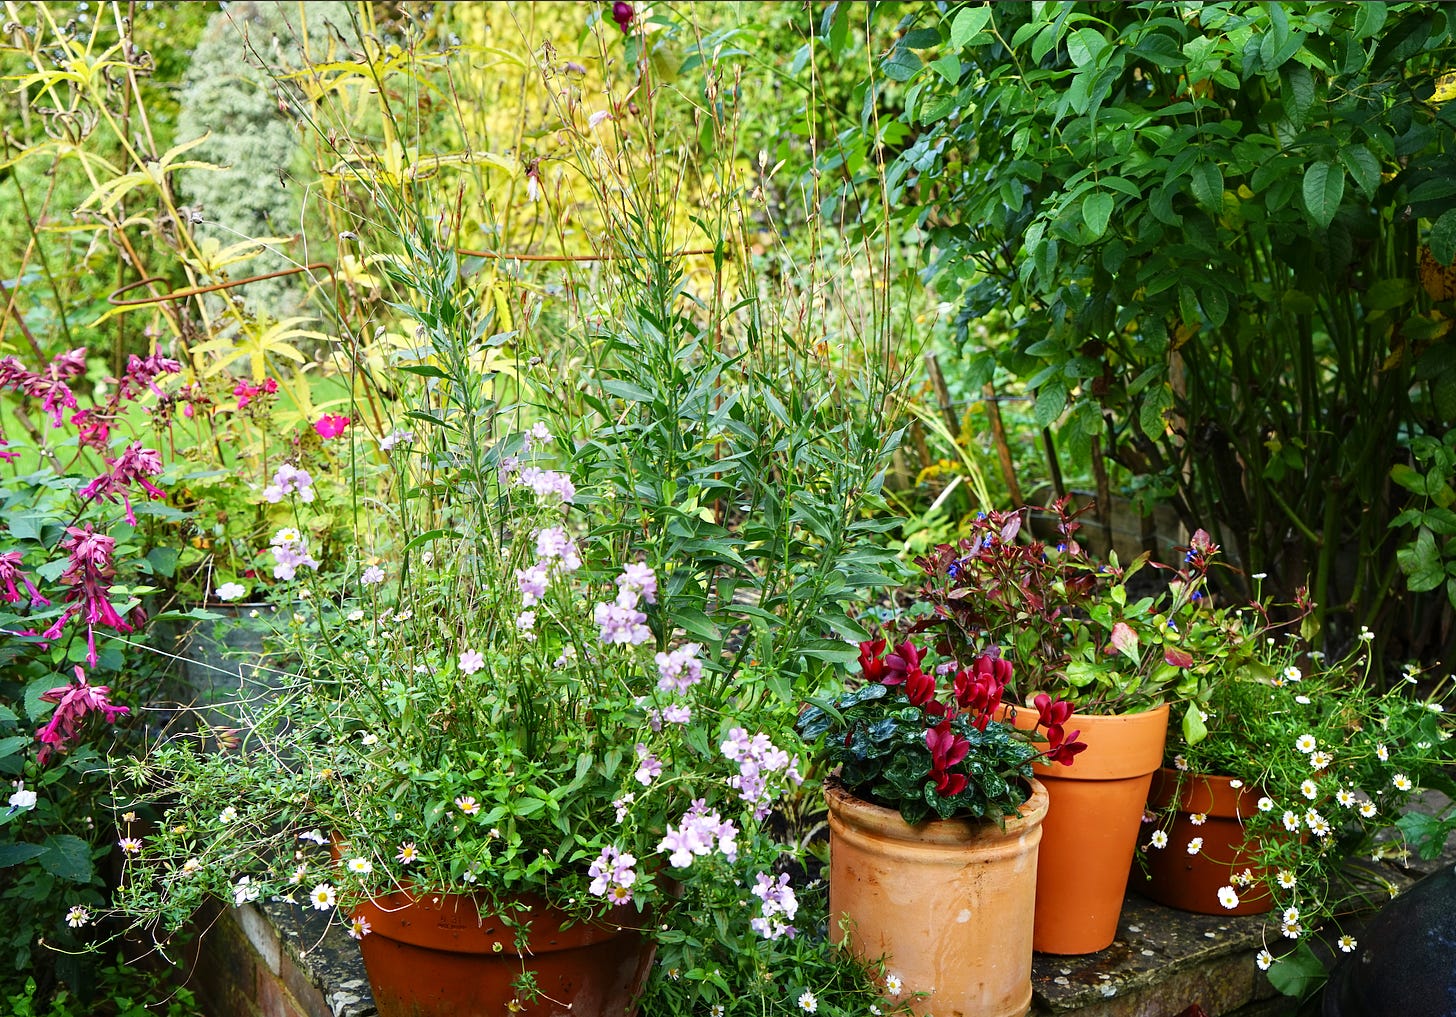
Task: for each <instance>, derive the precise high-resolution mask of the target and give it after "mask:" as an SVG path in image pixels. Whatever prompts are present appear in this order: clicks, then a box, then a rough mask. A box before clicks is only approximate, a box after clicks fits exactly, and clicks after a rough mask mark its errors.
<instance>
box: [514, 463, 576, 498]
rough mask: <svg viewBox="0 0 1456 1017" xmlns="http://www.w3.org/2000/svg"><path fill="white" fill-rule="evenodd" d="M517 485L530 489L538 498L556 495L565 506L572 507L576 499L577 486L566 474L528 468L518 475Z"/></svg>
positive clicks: (533, 467)
mask: <svg viewBox="0 0 1456 1017" xmlns="http://www.w3.org/2000/svg"><path fill="white" fill-rule="evenodd" d="M516 483H517V484H519V485H521V486H522V487H529V488H530V489H531V490H532V491H534V492H535V494H536V497H538V498H546V497H548V496H551V495H554V496H556V497H557V498H560V499H561V502H562V504H564V505H570V504H571V500H572V499H573V498H575V497H576V485H575V484H573V483H572V482H571V478H570V477H569V476H567V475H566V474H565V473H557V472H556V471H554V470H542V469H539V468H537V467H535V466H527V467H525V468H523V469H522V470H521V471H520V472H519V473H517V474H516Z"/></svg>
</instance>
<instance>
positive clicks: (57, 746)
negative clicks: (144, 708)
mask: <svg viewBox="0 0 1456 1017" xmlns="http://www.w3.org/2000/svg"><path fill="white" fill-rule="evenodd" d="M110 696H111V687H110V686H108V685H90V684H88V683H87V681H86V672H84V671H82V670H81V667H80V665H79V664H78V665H77V666H76V681H75V683H74V684H69V685H58V686H56V687H55V688H53V689H51V690H50V691H48V692H46V693H44V694H43V695H42V696H41V698H42V699H44V700H46V701H47V702H50V703H55V704H56V711H55V713H53V714H51V719H50V721H49V722H48V723H47V724H46V726H45V727H43V728H41V729H40V730H39V731H37V732H36V734H35V737H36V739H37V740H38V741H40V742H41V750H40V752H39V753H38V754H37V762H39V763H40V765H41V766H45V765H46V763H48V762H49V761H50V758H51V754H52V753H53V752H64V751H65V750H66V743H67V742H68V741H70V740H71V739H72V738H74V737H75V736H76V734H77V733H78V732H79V731H80V728H81V722H82V721H83V720H85V719H86V715H87V714H89V713H99V714H101V716H102V719H103V720H105V721H106V722H107V723H108V724H114V723H116V718H117V717H120V716H122V715H123V714H125V713H127V712H128V708H127V707H125V706H115V705H113V704H112V703H111V701H110Z"/></svg>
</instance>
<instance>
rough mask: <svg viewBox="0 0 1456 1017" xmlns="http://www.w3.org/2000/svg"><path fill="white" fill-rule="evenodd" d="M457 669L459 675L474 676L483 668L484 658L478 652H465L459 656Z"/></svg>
mask: <svg viewBox="0 0 1456 1017" xmlns="http://www.w3.org/2000/svg"><path fill="white" fill-rule="evenodd" d="M459 667H460V673H461V674H474V673H475V672H477V671H479V670H480V669H481V668H483V667H485V656H484V654H482V653H481V652H480V651H479V650H466V651H465V652H463V653H462V654H460V660H459Z"/></svg>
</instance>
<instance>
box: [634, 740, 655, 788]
mask: <svg viewBox="0 0 1456 1017" xmlns="http://www.w3.org/2000/svg"><path fill="white" fill-rule="evenodd" d="M637 759H638V760H639V762H638V764H637V772H636V773H635V774H633V775H632V776H633V777H634V778H636V780H637V783H639V784H641V785H642V786H643V787H647V786H648V785H649V784H651V783H652V782H653V780H655V779H656V778H657V777H658V776H660V775H661V773H662V760H660V759H658V758H657V757H656V756H654V755H653V754H652V753H651V752H649V751H647V746H646V745H643V744H642V743H641V742H638V743H637Z"/></svg>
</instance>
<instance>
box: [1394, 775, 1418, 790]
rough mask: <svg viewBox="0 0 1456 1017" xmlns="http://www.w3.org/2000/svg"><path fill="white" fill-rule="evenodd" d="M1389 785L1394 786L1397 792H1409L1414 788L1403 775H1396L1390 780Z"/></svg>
mask: <svg viewBox="0 0 1456 1017" xmlns="http://www.w3.org/2000/svg"><path fill="white" fill-rule="evenodd" d="M1390 783H1391V784H1392V785H1394V786H1395V789H1396V790H1397V791H1409V790H1410V789H1411V788H1412V787H1413V786H1414V785H1413V784H1411V781H1410V778H1409V777H1407V776H1406V775H1405V774H1403V773H1397V774H1396V775H1395V776H1394V777H1392V778H1390Z"/></svg>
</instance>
